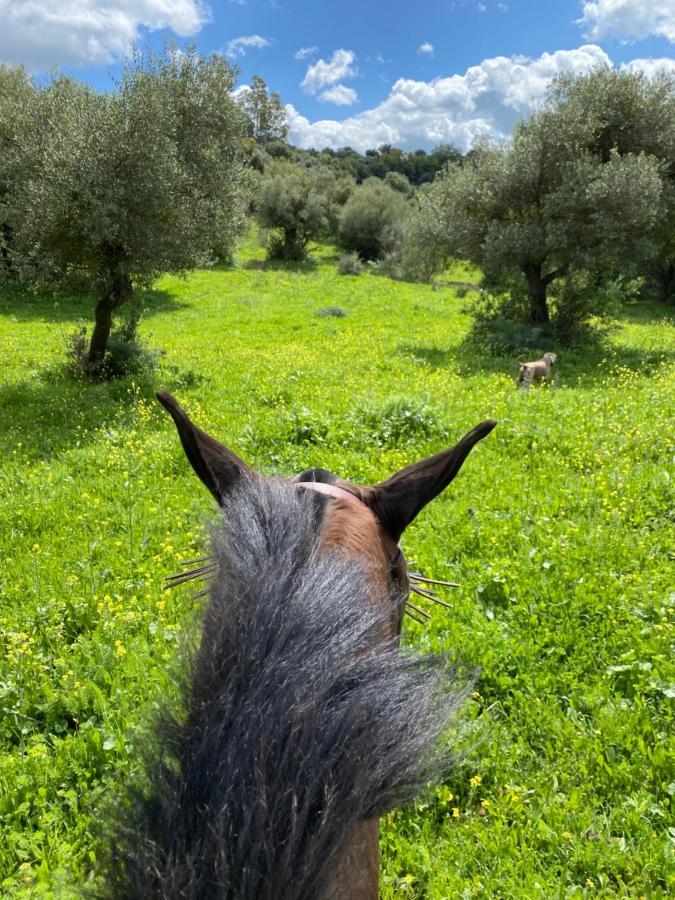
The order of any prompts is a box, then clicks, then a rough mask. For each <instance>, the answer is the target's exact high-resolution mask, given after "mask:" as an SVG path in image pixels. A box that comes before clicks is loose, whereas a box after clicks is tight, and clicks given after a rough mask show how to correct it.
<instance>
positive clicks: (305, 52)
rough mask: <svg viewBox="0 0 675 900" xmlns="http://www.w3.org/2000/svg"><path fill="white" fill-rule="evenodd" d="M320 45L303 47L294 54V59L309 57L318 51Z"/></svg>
mask: <svg viewBox="0 0 675 900" xmlns="http://www.w3.org/2000/svg"><path fill="white" fill-rule="evenodd" d="M318 49H319V48H318V47H301V48H300V49H299V50H297V51H296V52H295V53H294V54H293V59H307V58H308V57H310V56H314V54H315V53H316V52H317V51H318Z"/></svg>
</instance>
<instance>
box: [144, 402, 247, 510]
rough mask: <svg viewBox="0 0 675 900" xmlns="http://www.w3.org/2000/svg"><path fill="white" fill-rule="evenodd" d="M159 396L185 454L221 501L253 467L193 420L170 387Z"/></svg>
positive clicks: (219, 501)
mask: <svg viewBox="0 0 675 900" xmlns="http://www.w3.org/2000/svg"><path fill="white" fill-rule="evenodd" d="M155 396H156V397H157V399H158V400H159V402H160V403H161V404H162V406H163V407H164V408H165V409H166V410H167V411H168V412H169V414H170V415H171V418H172V419H173V420H174V422H175V423H176V428H177V429H178V436H179V437H180V440H181V444H182V445H183V450H185V455H186V456H187V458H188V459H189V461H190V465H191V466H192V468H193V469H194V470H195V472H196V473H197V475H199V477H200V478H201V480H202V481H203V482H204V484H205V485H206V487H207V488H208V489H209V490H210V491H211V493H212V494H213V496H214V497H215V498H216V500H217V501H218V503H219V504H220V503H222V501H223V498H224V497H225V495H226V494H227V492H228V491H229V490H231V488H232V487H233V485H234V484H235V483H236V482H237V481H238V480H239V478H240V477H241V476H242V475H252V474H253V470H252V469H251V468H249V466H247V465H246V463H245V462H244V461H243V460H241V459H239V457H238V456H237V455H236V454H235V453H233V452H232V451H231V450H228V449H227V447H224V446H223V445H222V444H221V443H219V442H218V441H217V440H216V439H215V438H212V437H211V436H210V435H208V434H207V433H206V432H205V431H202V430H201V428H197V426H196V425H193V423H192V422H191V421H190V418H189V416H188V415H187V413H186V412H185V410H184V409H183V408H182V407H181V405H180V404H179V403H178V402H177V401H176V400H174V398H173V397H172V396H171V394H169V393H167V392H166V391H157V392H156V394H155Z"/></svg>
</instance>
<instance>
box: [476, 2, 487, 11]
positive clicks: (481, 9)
mask: <svg viewBox="0 0 675 900" xmlns="http://www.w3.org/2000/svg"><path fill="white" fill-rule="evenodd" d="M477 9H478V12H480V13H483V12H486V11H487V6H486V5H485V4H484V3H479V4H478V6H477Z"/></svg>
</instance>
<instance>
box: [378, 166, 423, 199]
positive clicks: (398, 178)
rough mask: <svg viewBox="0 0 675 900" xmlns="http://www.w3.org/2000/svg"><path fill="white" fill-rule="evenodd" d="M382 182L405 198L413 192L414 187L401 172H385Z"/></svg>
mask: <svg viewBox="0 0 675 900" xmlns="http://www.w3.org/2000/svg"><path fill="white" fill-rule="evenodd" d="M384 183H385V184H386V185H387V187H390V188H391V189H392V191H396V193H398V194H402V195H403V196H404V197H405V198H406V200H408V199H409V198H410V197H412V195H413V194H414V193H415V191H414V188H413V187H412V185H411V184H410V182H409V181H408V179H407V178H406V177H405V175H403V174H402V173H401V172H387V174H386V175H385V176H384Z"/></svg>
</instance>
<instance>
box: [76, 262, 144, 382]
mask: <svg viewBox="0 0 675 900" xmlns="http://www.w3.org/2000/svg"><path fill="white" fill-rule="evenodd" d="M132 293H133V285H132V284H131V278H129V276H128V275H127V273H126V272H115V273H114V274H113V275H112V277H111V278H110V279H109V281H108V282H107V284H106V289H105V291H104V292H103V293H102V294H101V297H100V299H99V301H98V303H97V304H96V309H95V310H94V330H93V331H92V333H91V341H90V343H89V352H88V354H87V365H88V366H89V368H90V369H97V368H99V367H100V365H101V363H102V362H103V359H104V357H105V352H106V350H107V349H108V338H109V337H110V331H111V329H112V323H113V314H114V312H115V310H116V309H119V307H120V306H122V305H123V304H124V303H126V302H127V300H129V298H130V297H131V295H132Z"/></svg>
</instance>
